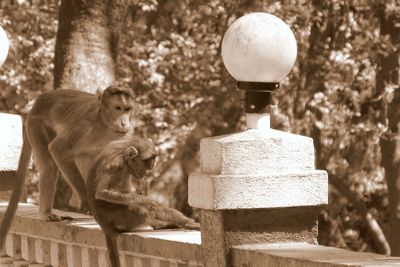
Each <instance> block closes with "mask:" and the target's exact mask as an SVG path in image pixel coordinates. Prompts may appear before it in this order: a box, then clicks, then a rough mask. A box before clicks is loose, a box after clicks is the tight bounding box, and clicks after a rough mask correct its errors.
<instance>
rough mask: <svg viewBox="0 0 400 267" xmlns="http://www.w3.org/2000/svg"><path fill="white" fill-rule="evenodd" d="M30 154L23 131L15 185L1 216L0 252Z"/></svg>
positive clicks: (29, 147)
mask: <svg viewBox="0 0 400 267" xmlns="http://www.w3.org/2000/svg"><path fill="white" fill-rule="evenodd" d="M31 154H32V147H31V144H30V143H29V140H28V138H27V136H26V132H25V130H24V138H23V144H22V150H21V155H20V158H19V163H18V170H17V173H16V175H15V184H14V188H13V192H12V195H11V198H10V202H9V203H8V207H7V210H6V212H5V213H4V215H3V219H2V222H1V226H0V251H1V250H2V249H3V247H4V243H5V241H6V237H7V233H8V231H9V230H10V227H11V223H12V220H13V218H14V215H15V212H16V211H17V208H18V202H19V200H20V198H21V194H22V188H23V186H24V183H25V178H26V173H27V171H28V167H29V162H30V159H31Z"/></svg>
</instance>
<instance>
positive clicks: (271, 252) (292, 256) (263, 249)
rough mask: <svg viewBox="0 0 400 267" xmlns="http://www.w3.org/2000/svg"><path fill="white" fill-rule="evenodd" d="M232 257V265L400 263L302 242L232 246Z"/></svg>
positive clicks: (325, 266)
mask: <svg viewBox="0 0 400 267" xmlns="http://www.w3.org/2000/svg"><path fill="white" fill-rule="evenodd" d="M231 256H232V262H233V263H234V264H233V266H251V267H265V266H285V267H295V266H296V267H298V266H307V267H336V266H347V267H361V266H363V267H364V266H365V267H367V266H368V267H372V266H374V267H377V266H387V267H394V266H400V257H388V256H384V255H379V254H374V253H361V252H354V251H348V250H345V249H339V248H332V247H325V246H319V245H311V244H304V243H287V244H269V245H268V244H250V245H242V246H235V247H233V249H232V252H231Z"/></svg>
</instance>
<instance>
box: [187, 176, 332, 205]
mask: <svg viewBox="0 0 400 267" xmlns="http://www.w3.org/2000/svg"><path fill="white" fill-rule="evenodd" d="M327 203H328V176H327V173H326V172H325V171H316V170H313V171H303V172H298V173H279V174H265V175H209V174H203V173H194V174H191V175H190V177H189V204H190V205H191V206H192V207H196V208H202V209H209V210H221V209H256V208H278V207H295V206H315V205H325V204H327Z"/></svg>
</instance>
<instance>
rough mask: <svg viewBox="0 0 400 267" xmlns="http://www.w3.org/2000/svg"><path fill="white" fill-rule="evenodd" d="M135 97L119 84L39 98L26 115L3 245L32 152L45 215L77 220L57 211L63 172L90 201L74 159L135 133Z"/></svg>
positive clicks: (83, 198)
mask: <svg viewBox="0 0 400 267" xmlns="http://www.w3.org/2000/svg"><path fill="white" fill-rule="evenodd" d="M133 99H134V95H133V91H132V90H131V89H128V88H120V87H117V86H109V87H108V88H106V89H105V90H104V92H103V93H102V94H98V95H96V94H90V93H86V92H81V91H76V90H68V89H60V90H54V91H47V92H44V93H42V94H41V95H40V96H39V97H38V98H37V99H36V101H35V103H34V104H33V106H32V109H31V110H30V112H29V113H28V114H27V116H26V118H25V120H24V131H23V145H22V149H21V154H20V159H19V164H18V169H17V172H16V177H15V184H14V189H13V193H12V195H11V198H10V201H9V204H8V207H7V210H6V212H5V214H4V216H3V219H2V223H1V227H0V250H1V249H2V248H3V245H4V242H5V238H6V235H7V233H8V231H9V229H10V226H11V222H12V219H13V217H14V214H15V212H16V210H17V207H18V202H19V199H20V196H21V191H22V187H23V184H24V182H25V177H26V173H27V169H28V167H29V162H30V158H31V154H32V152H33V155H34V160H35V163H36V166H37V167H38V170H39V215H40V217H41V218H42V219H43V220H46V221H61V220H65V219H72V218H70V217H66V216H58V215H56V214H54V213H53V212H52V208H53V200H54V196H55V190H56V182H57V179H58V175H59V174H60V173H61V174H62V175H63V177H65V178H66V180H67V182H68V183H69V185H70V186H71V187H72V189H73V190H74V191H75V192H76V193H77V194H78V196H79V198H80V201H81V207H84V206H85V205H88V204H87V194H86V190H85V188H86V184H85V180H84V177H82V174H81V173H80V170H79V168H78V166H77V164H76V162H75V161H76V160H78V159H79V158H80V157H82V158H86V162H85V163H86V164H89V165H90V164H92V162H91V160H90V159H91V158H93V157H92V155H95V154H96V153H97V151H99V150H101V148H102V147H104V146H105V145H106V144H108V143H109V142H110V141H113V140H118V139H122V138H125V137H130V136H131V135H132V133H133V131H134V127H133V123H132V120H133V118H132V117H133V108H134V106H133V105H134V100H133ZM88 159H89V160H88Z"/></svg>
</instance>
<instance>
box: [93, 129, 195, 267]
mask: <svg viewBox="0 0 400 267" xmlns="http://www.w3.org/2000/svg"><path fill="white" fill-rule="evenodd" d="M155 156H156V154H155V149H154V145H153V143H152V142H150V141H146V140H144V139H141V138H139V137H137V136H132V137H131V140H121V141H115V142H112V143H110V144H109V145H108V146H106V147H105V148H104V149H103V151H102V152H101V153H100V154H99V156H98V158H97V160H96V163H95V164H93V167H92V168H91V170H90V171H89V175H88V178H87V185H86V186H87V192H88V201H89V207H90V210H91V212H92V214H93V215H94V217H95V219H96V221H97V222H98V223H99V225H100V227H101V229H102V230H103V232H104V235H105V237H106V242H107V248H108V251H109V256H110V262H111V266H112V267H119V266H120V260H119V256H118V247H117V240H116V235H117V233H120V232H127V231H131V230H133V229H135V228H137V227H138V226H140V225H144V224H149V225H150V226H153V227H154V228H161V227H165V226H173V227H184V228H188V229H199V224H198V223H196V222H195V221H194V220H192V219H190V218H188V217H186V216H185V215H183V214H182V213H181V212H179V211H178V210H176V209H173V208H169V207H167V206H165V205H162V204H160V203H158V202H156V201H153V200H151V199H150V198H148V197H146V196H144V195H141V194H138V193H137V192H136V190H137V188H136V187H135V182H136V181H137V180H140V179H142V177H143V176H144V175H145V173H146V171H147V170H149V169H151V168H152V166H153V163H154V160H155Z"/></svg>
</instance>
